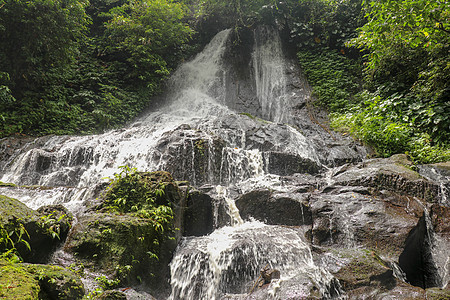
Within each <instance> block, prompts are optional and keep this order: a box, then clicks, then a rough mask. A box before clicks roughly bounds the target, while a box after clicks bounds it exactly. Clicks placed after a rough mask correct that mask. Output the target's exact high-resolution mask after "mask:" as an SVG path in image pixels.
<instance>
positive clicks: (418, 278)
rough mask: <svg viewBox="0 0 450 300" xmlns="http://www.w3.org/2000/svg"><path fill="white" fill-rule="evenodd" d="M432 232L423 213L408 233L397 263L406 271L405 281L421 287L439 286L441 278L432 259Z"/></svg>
mask: <svg viewBox="0 0 450 300" xmlns="http://www.w3.org/2000/svg"><path fill="white" fill-rule="evenodd" d="M432 234H433V233H432V232H429V228H428V227H427V224H426V221H425V215H424V216H422V217H421V218H420V219H419V222H418V223H417V226H416V227H414V228H413V229H412V230H411V232H410V233H409V235H408V237H407V239H406V241H405V248H404V251H403V252H402V253H401V254H400V257H399V265H400V267H401V268H402V270H403V271H404V272H405V273H406V279H407V281H408V282H409V283H410V284H412V285H414V286H419V287H421V288H429V287H440V286H441V285H442V278H441V277H440V275H439V270H438V268H437V266H436V263H435V261H434V259H433V255H432V251H433V247H434V245H433V241H432V240H431V236H432Z"/></svg>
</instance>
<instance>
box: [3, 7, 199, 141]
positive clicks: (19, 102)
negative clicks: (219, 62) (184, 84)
mask: <svg viewBox="0 0 450 300" xmlns="http://www.w3.org/2000/svg"><path fill="white" fill-rule="evenodd" d="M185 15H186V8H185V6H184V5H183V4H182V3H179V2H174V1H171V0H158V1H150V0H139V1H122V0H93V1H91V2H90V3H89V2H88V1H84V0H37V1H25V0H1V1H0V32H1V34H0V137H1V136H6V135H9V134H12V133H16V132H19V133H20V132H25V133H28V134H49V133H57V134H62V133H89V132H92V131H97V130H101V129H105V128H109V127H113V126H117V125H120V124H123V123H124V122H126V121H128V120H130V119H131V118H132V117H134V116H136V115H137V114H138V113H139V112H141V111H142V110H143V109H144V108H145V107H146V106H147V105H148V101H149V97H150V96H152V95H154V94H155V93H157V92H158V90H159V87H160V85H161V83H162V82H163V80H164V79H165V78H166V76H167V75H168V73H169V72H170V70H171V69H172V68H173V67H174V66H175V65H176V63H177V61H179V60H180V59H181V58H182V56H183V53H184V52H185V50H184V49H183V45H184V44H185V43H186V41H187V40H188V39H189V37H190V35H191V33H192V30H191V29H190V28H189V27H187V25H185V23H184V22H183V18H184V17H185Z"/></svg>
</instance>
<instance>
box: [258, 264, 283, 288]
mask: <svg viewBox="0 0 450 300" xmlns="http://www.w3.org/2000/svg"><path fill="white" fill-rule="evenodd" d="M260 273H261V279H262V282H261V284H260V286H263V285H264V284H269V283H271V282H272V280H274V279H280V271H279V270H276V269H269V268H267V267H266V268H264V269H262V270H261V272H260Z"/></svg>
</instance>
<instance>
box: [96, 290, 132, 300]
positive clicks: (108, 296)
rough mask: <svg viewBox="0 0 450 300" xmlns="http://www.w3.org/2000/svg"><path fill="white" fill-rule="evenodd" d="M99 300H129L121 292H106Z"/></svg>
mask: <svg viewBox="0 0 450 300" xmlns="http://www.w3.org/2000/svg"><path fill="white" fill-rule="evenodd" d="M97 299H98V300H127V295H125V294H124V293H122V292H120V291H112V290H108V291H104V292H103V293H102V294H101V295H100V296H98V297H97Z"/></svg>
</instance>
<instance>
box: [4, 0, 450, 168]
mask: <svg viewBox="0 0 450 300" xmlns="http://www.w3.org/2000/svg"><path fill="white" fill-rule="evenodd" d="M449 11H450V4H449V3H448V1H442V0H436V1H423V0H400V1H393V0H376V1H375V0H285V1H275V0H228V1H225V0H179V1H175V0H90V1H88V0H35V1H26V0H0V137H5V136H9V135H12V134H30V135H45V134H89V133H95V132H99V131H102V130H105V129H109V128H114V127H117V126H120V125H123V124H124V123H126V122H128V121H130V120H131V119H133V118H134V117H135V116H137V115H138V114H139V113H141V112H142V111H143V110H144V109H146V108H147V107H149V106H151V105H152V102H151V101H150V99H151V97H152V96H155V95H157V94H158V93H160V91H161V89H162V87H163V84H164V82H165V80H166V79H167V77H168V76H169V75H170V73H171V71H172V70H174V68H176V66H177V65H178V64H179V63H180V62H182V61H183V60H185V59H188V58H189V57H190V56H192V55H193V54H194V53H196V52H197V51H199V49H201V47H202V46H203V45H204V44H205V43H206V42H207V41H208V39H209V38H211V37H212V35H213V34H215V33H216V32H217V31H218V30H220V29H222V28H224V27H233V28H234V30H235V32H237V33H239V31H240V30H242V29H245V28H252V27H253V26H256V25H257V24H261V23H266V24H272V25H274V26H277V27H278V28H279V29H280V30H281V31H283V32H287V35H288V37H289V40H290V43H291V45H292V47H293V48H294V49H295V51H296V52H297V53H298V59H299V62H300V64H301V66H302V68H303V70H304V72H305V74H306V76H307V78H308V80H309V82H310V83H311V85H312V86H313V90H314V95H315V98H317V100H318V101H317V103H319V104H320V105H321V106H323V107H324V108H326V109H327V110H328V111H329V112H330V117H331V126H332V127H333V128H335V129H336V130H340V131H343V132H345V133H349V134H352V135H354V136H355V137H357V138H359V139H361V140H362V141H363V142H365V143H367V144H369V145H372V146H373V147H374V149H375V151H376V154H377V155H379V156H389V155H392V154H395V153H408V154H409V155H410V157H411V158H412V159H414V160H415V161H416V162H417V163H431V162H437V161H443V160H449V159H450V150H449V140H450V128H449V126H450V116H449V112H450V101H449V98H450V97H449V96H450V95H449V82H450V61H449V59H448V58H449V50H450V49H449V44H450V43H449V41H450V38H449V35H450V26H449V20H450V16H449V14H450V13H449ZM237 36H239V34H237Z"/></svg>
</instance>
